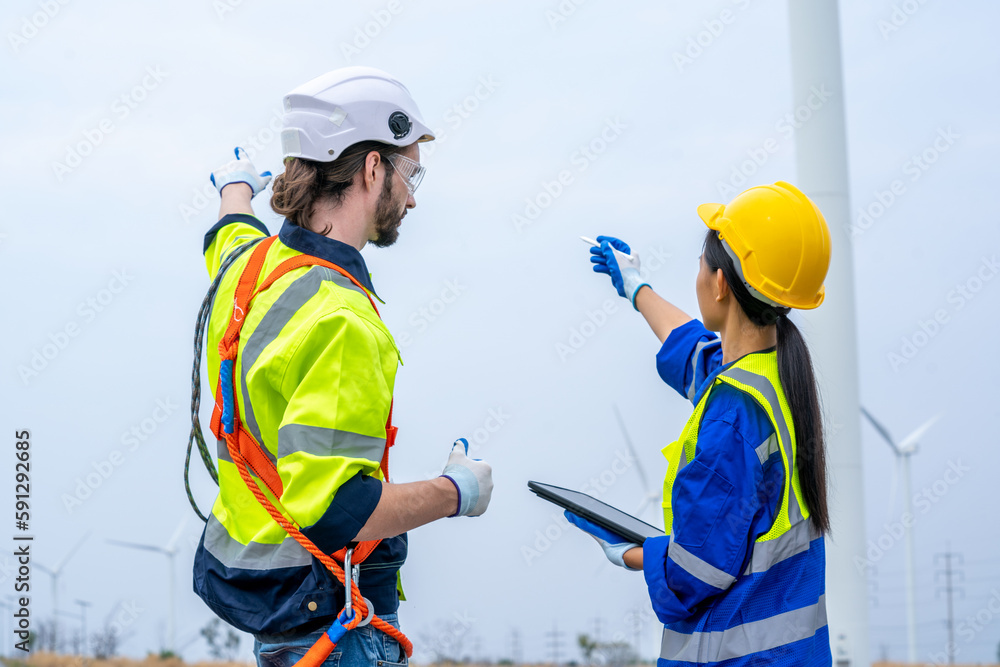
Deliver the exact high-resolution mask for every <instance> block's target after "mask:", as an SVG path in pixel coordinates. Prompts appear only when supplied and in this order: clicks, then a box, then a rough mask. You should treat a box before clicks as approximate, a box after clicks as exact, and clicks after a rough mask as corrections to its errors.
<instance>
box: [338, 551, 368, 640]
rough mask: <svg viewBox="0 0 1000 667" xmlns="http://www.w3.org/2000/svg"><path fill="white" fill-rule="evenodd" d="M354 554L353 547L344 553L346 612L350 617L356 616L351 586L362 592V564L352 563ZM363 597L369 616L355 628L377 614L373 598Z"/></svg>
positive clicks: (361, 625)
mask: <svg viewBox="0 0 1000 667" xmlns="http://www.w3.org/2000/svg"><path fill="white" fill-rule="evenodd" d="M353 555H354V549H353V548H351V549H348V550H347V553H345V554H344V583H345V584H346V586H344V613H345V614H346V615H347V618H349V619H350V618H353V617H354V601H353V599H352V598H353V596H352V595H351V588H352V587H355V588H357V589H358V592H361V587H360V586H359V585H358V582H359V581H360V580H361V566H360V565H353V566H352V565H351V557H352V556H353ZM361 599H362V600H364V601H365V604H366V605H368V616H367V617H366V618H365V619H364V620H363V621H361V622H360V623H358V624H357V625H356V626H354V627H355V628H363V627H364V626H366V625H368V624H369V623H371V622H372V618H374V616H375V607H374V606H373V605H372V602H371V600H369V599H368V598H366V597H363V596H362V598H361Z"/></svg>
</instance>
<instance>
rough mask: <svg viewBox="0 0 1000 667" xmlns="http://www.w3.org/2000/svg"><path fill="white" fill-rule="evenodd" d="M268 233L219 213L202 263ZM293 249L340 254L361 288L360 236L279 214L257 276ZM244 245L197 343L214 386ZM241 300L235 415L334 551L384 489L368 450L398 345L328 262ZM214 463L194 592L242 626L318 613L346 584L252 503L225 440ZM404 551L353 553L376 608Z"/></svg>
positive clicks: (392, 593) (377, 454)
mask: <svg viewBox="0 0 1000 667" xmlns="http://www.w3.org/2000/svg"><path fill="white" fill-rule="evenodd" d="M266 235H267V230H266V228H265V227H264V226H263V225H262V224H261V223H260V222H259V221H258V220H257V219H256V218H253V217H252V216H245V215H236V216H226V217H225V218H223V219H222V220H221V221H220V223H219V224H218V225H216V227H215V228H213V229H212V230H211V231H210V232H209V234H208V235H207V237H206V247H205V259H206V264H207V266H208V271H209V275H210V276H212V277H214V276H215V274H216V272H217V271H218V269H219V266H220V265H221V263H222V261H223V260H224V259H225V257H226V256H227V255H228V254H229V253H230V252H232V251H233V250H234V249H235V248H237V247H239V246H240V245H242V244H243V243H246V242H248V241H251V240H253V239H256V238H259V237H261V236H266ZM303 253H306V254H310V255H315V256H317V257H321V258H323V259H326V260H329V261H330V262H332V263H334V264H336V265H338V266H341V267H342V268H344V269H345V270H347V271H349V272H350V273H351V275H352V276H354V277H355V278H356V279H357V280H358V281H359V282H360V283H361V284H362V285H364V286H365V288H367V289H371V280H370V277H369V276H368V273H367V269H366V268H365V264H364V260H363V259H362V258H361V255H360V253H359V252H358V251H357V249H355V248H352V247H351V246H348V245H346V244H343V243H340V242H339V241H335V240H333V239H329V238H326V237H323V236H321V235H319V234H315V233H313V232H309V231H308V230H304V229H301V228H298V227H295V226H294V225H291V223H289V222H288V221H286V222H285V224H284V226H283V227H282V230H281V233H280V234H279V237H278V241H277V242H275V243H274V245H273V246H272V247H271V248H270V249H269V251H268V254H267V259H266V262H265V264H264V267H263V270H262V272H261V277H262V278H263V276H266V275H267V274H268V273H270V271H271V270H273V269H274V268H275V267H276V266H277V265H278V264H279V263H281V262H282V261H283V260H286V259H288V258H290V257H294V256H296V255H300V254H303ZM249 255H250V253H245V254H244V255H243V256H241V257H240V258H239V259H237V260H236V262H235V263H234V264H233V265H232V266H231V267H230V268H229V269H228V270H227V272H226V275H225V276H224V277H223V279H222V282H221V284H220V286H219V290H218V292H217V293H216V296H215V301H214V303H213V305H212V310H211V316H210V319H209V323H208V335H207V343H206V350H207V356H208V377H209V378H210V384H211V386H212V387H213V389H214V388H215V386H216V385H215V378H217V377H218V373H219V350H218V343H219V339H220V338H221V336H222V334H223V332H224V331H225V329H226V326H227V324H228V321H229V317H230V314H231V311H232V307H233V306H232V304H233V291H234V289H235V286H236V282H237V281H238V279H239V275H240V273H241V271H242V269H243V267H244V266H245V265H246V263H247V261H248V259H249ZM371 291H372V293H374V290H373V289H371ZM251 306H252V307H251V308H250V310H249V312H248V313H247V314H246V318H247V319H246V323H245V324H244V326H243V330H242V333H241V337H240V348H239V355H238V357H237V362H236V365H235V370H234V373H235V377H236V379H237V382H236V386H237V390H238V391H239V407H240V418H241V420H242V422H243V423H244V424H245V426H246V428H247V430H248V431H249V432H250V433H251V435H252V436H253V437H254V439H255V440H256V441H257V442H258V443H260V444H261V445H262V446H263V449H264V452H265V454H266V455H267V456H268V458H270V459H271V460H272V462H273V463H274V464H275V466H276V467H277V471H278V474H279V475H280V477H281V481H282V485H283V492H282V494H281V498H280V500H281V504H282V506H283V507H284V508H285V509H286V510H287V511H288V512H289V513H290V514H291V515H292V517H294V519H295V521H296V522H297V523H298V524H299V526H301V527H302V532H303V534H305V535H306V536H307V537H308V538H309V539H310V540H312V541H313V542H314V543H315V544H316V545H317V546H318V547H320V548H321V549H322V550H323V551H325V552H327V553H332V552H334V551H337V550H339V549H340V548H342V547H344V546H345V545H346V544H347V543H348V542H349V541H350V540H352V539H353V538H354V536H355V535H357V533H358V531H359V530H360V529H361V527H362V526H364V524H365V523H366V522H367V520H368V517H369V516H370V514H371V513H372V511H373V510H374V509H375V506H376V505H377V504H378V501H379V498H380V497H381V493H382V483H381V481H380V479H381V477H382V475H381V471H380V470H379V462H380V461H381V459H382V454H383V451H384V449H385V445H386V431H385V428H386V419H387V417H388V413H389V407H390V404H391V400H392V390H393V385H394V382H395V376H396V368H397V365H398V363H399V350H398V348H397V347H396V344H395V342H394V341H393V338H392V335H391V334H390V333H389V331H388V329H387V328H386V327H385V324H383V323H382V321H381V319H380V318H379V317H378V315H377V314H376V313H375V312H374V310H373V309H372V305H371V303H370V302H369V299H368V296H367V295H366V294H365V291H364V290H363V289H360V288H358V287H357V286H356V285H354V284H353V283H352V282H351V281H350V280H349V279H347V278H346V277H344V276H343V275H341V274H339V273H337V272H336V271H333V270H330V269H328V268H325V267H320V266H312V267H302V268H299V269H295V270H293V271H291V272H289V273H288V274H287V275H285V276H283V277H282V278H280V279H278V280H277V281H276V282H275V283H274V285H272V286H271V288H270V289H268V290H267V291H265V292H263V293H261V294H260V296H259V297H258V298H256V299H255V300H254V301H253V303H252V304H251ZM218 468H219V495H218V496H217V498H216V500H215V504H214V505H213V507H212V513H211V516H210V517H209V521H208V524H207V525H206V527H205V531H204V534H203V536H202V539H201V542H200V543H199V545H198V549H197V552H196V554H195V567H194V588H195V592H196V593H198V595H199V596H201V597H202V599H203V600H205V602H206V603H207V604H208V605H209V607H211V608H212V609H213V610H214V611H215V612H216V613H217V614H218V615H219V616H221V617H222V618H223V619H225V620H226V621H227V622H229V623H230V624H232V625H234V626H235V627H237V628H240V629H241V630H244V631H246V632H250V633H253V634H267V635H278V634H282V633H300V632H304V631H307V630H309V629H313V628H315V627H318V626H320V625H323V624H328V623H329V622H330V620H331V617H333V616H335V615H336V614H337V612H338V611H339V610H340V608H341V607H342V606H343V603H344V600H343V597H344V595H343V587H342V586H341V585H340V583H339V582H337V581H336V579H334V578H333V576H332V575H331V574H330V573H329V572H328V571H327V570H326V569H325V568H324V567H323V566H322V565H321V564H320V563H319V562H318V561H316V560H315V559H314V558H313V557H312V556H311V555H310V554H309V553H308V552H307V551H305V549H303V548H302V547H301V546H300V545H299V544H298V543H297V542H295V540H294V539H292V538H291V537H289V536H287V535H286V534H285V532H284V530H283V529H282V528H281V527H280V526H279V525H278V524H277V523H276V522H275V521H274V520H273V519H272V518H271V517H270V516H269V515H268V514H267V512H266V511H265V510H264V509H263V507H261V506H260V505H259V504H258V502H257V500H256V499H255V498H254V497H253V495H252V494H251V493H250V492H249V490H248V489H247V488H246V485H245V484H244V482H243V480H242V479H241V478H240V476H239V473H238V471H237V470H236V467H235V465H234V464H233V462H232V460H231V459H230V457H229V453H228V450H227V449H226V445H225V443H224V442H221V443H219V447H218ZM405 557H406V535H405V534H404V535H400V536H399V537H396V538H392V539H388V540H384V541H383V542H382V543H381V544H380V545H379V546H378V547H377V549H376V550H375V552H374V553H373V554H372V555H371V556H370V557H369V558H368V560H367V561H365V563H364V564H363V565H362V575H361V592H362V594H363V595H364V596H365V597H367V598H369V599H370V600H371V601H372V603H373V604H374V607H375V611H376V613H378V614H387V613H392V612H394V611H396V609H397V607H398V594H397V575H398V570H399V567H400V566H401V565H402V563H403V561H404V560H405Z"/></svg>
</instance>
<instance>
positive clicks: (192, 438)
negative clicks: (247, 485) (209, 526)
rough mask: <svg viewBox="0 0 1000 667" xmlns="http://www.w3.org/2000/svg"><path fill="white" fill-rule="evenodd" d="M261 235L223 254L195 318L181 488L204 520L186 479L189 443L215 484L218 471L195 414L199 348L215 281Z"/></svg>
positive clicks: (198, 399)
mask: <svg viewBox="0 0 1000 667" xmlns="http://www.w3.org/2000/svg"><path fill="white" fill-rule="evenodd" d="M265 238H267V237H261V238H258V239H254V240H253V241H249V242H247V243H244V244H243V245H242V246H240V247H239V248H237V249H236V250H234V251H233V252H232V253H230V254H229V256H228V257H226V259H225V261H224V262H222V266H220V267H219V271H218V272H217V273H216V274H215V280H213V281H212V284H211V286H209V288H208V294H206V295H205V298H204V299H203V300H202V302H201V309H200V310H199V311H198V320H197V322H196V323H195V325H194V366H193V367H192V369H191V434H190V435H189V436H188V444H187V455H186V456H185V457H184V490H185V491H187V497H188V501H189V502H190V503H191V507H193V508H194V511H195V514H197V515H198V517H199V518H200V519H201V520H202V521H205V522H208V518H207V517H206V516H205V515H204V514H202V513H201V510H200V509H198V503H197V502H195V499H194V495H193V494H192V493H191V480H190V466H191V447H192V446H193V445H194V443H198V453H199V454H200V455H201V460H202V462H204V464H205V468H207V469H208V474H209V475H210V476H211V477H212V481H213V482H215V484H216V486H218V484H219V473H218V471H217V470H216V469H215V462H214V461H213V460H212V453H211V452H210V451H209V450H208V445H206V444H205V436H204V434H203V433H202V430H201V420H200V419H199V417H198V412H199V410H200V408H201V352H202V348H203V346H204V338H205V329H206V328H207V326H208V316H209V314H210V313H211V312H212V304H213V303H214V302H215V293H216V292H217V291H218V290H219V284H220V283H221V282H222V277H223V276H224V275H225V273H226V270H227V269H228V268H229V267H230V266H231V265H232V264H233V262H235V261H236V260H237V259H238V258H239V257H240V256H241V255H242V254H243V253H245V252H246V251H247V250H249V249H250V248H252V247H254V246H255V245H257V244H258V243H260V242H261V241H263V240H264V239H265Z"/></svg>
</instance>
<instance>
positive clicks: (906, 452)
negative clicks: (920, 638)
mask: <svg viewBox="0 0 1000 667" xmlns="http://www.w3.org/2000/svg"><path fill="white" fill-rule="evenodd" d="M861 414H863V415H864V416H865V418H866V419H867V420H868V421H869V422H871V425H872V426H873V427H874V428H875V430H876V431H878V434H879V435H881V436H882V438H883V439H884V440H885V441H886V442H887V443H889V446H890V447H892V451H893V453H894V454H895V455H896V466H895V468H894V470H893V475H892V480H893V483H892V485H891V487H890V488H891V489H892V490H891V491H890V492H889V514H890V515H891V514H892V511H893V506H894V503H895V501H896V476H897V475H898V474H899V473H898V470H899V468H902V469H903V473H902V476H903V498H904V500H905V501H906V510H905V511H906V512H907V513H908V514H909V515H910V520H909V521H904V522H903V531H904V534H905V535H906V639H907V644H906V654H907V661H908V662H910V663H916V662H917V628H916V624H917V619H916V616H917V612H916V602H915V600H914V595H915V593H916V572H915V570H914V561H915V554H914V550H913V527H912V526H913V494H912V492H911V480H910V457H912V456H913V455H914V454H916V452H917V444H918V443H919V442H920V438H922V437H923V436H924V433H926V432H927V429H929V428H930V427H931V426H932V425H933V424H934V422H936V421H937V420H938V419H939V418H940V417H941V415H935V416H934V417H931V418H930V419H928V420H927V421H926V422H924V423H923V424H921V425H920V426H918V427H917V428H916V429H914V430H913V432H912V433H910V434H909V435H908V436H906V437H905V438H903V439H902V440H901V441H900V442H898V443H897V442H896V441H895V440H893V439H892V436H891V435H889V431H888V429H886V427H885V426H882V424H880V423H879V422H878V421H877V420H876V419H875V418H874V417H872V416H871V413H869V412H868V411H867V410H865V409H864V407H862V408H861Z"/></svg>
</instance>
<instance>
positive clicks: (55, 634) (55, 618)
mask: <svg viewBox="0 0 1000 667" xmlns="http://www.w3.org/2000/svg"><path fill="white" fill-rule="evenodd" d="M90 532H91V531H89V530H88V531H87V532H86V533H84V534H83V537H81V538H80V540H79V541H78V542H77V543H76V544H75V545H74V546H73V548H72V549H70V550H69V551H68V552H67V553H66V555H65V556H63V557H62V560H61V561H59V562H58V563H56V565H55V567H53V568H52V569H49V568H47V567H45V566H44V565H42V564H41V563H39V562H38V561H35V566H36V567H37V568H38V569H39V570H41V571H42V572H44V573H45V574H47V575H49V577H51V578H52V645H53V646H54V647H55V650H57V651H58V650H59V642H58V639H59V575H60V574H62V569H63V567H65V566H66V563H67V562H68V561H69V559H70V558H71V557H72V556H73V554H75V553H76V550H77V549H79V548H80V545H81V544H83V542H84V541H85V540H86V539H87V538H88V537H89V536H90Z"/></svg>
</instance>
